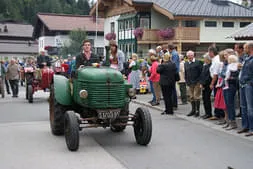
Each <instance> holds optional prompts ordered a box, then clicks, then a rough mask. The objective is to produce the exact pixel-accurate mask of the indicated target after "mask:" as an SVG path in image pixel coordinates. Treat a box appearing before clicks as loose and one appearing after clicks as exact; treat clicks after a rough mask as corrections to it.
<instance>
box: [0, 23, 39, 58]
mask: <svg viewBox="0 0 253 169" xmlns="http://www.w3.org/2000/svg"><path fill="white" fill-rule="evenodd" d="M32 33H33V26H32V25H29V24H24V23H20V22H16V21H11V20H9V21H2V22H0V60H5V59H10V58H25V57H27V56H31V55H35V54H36V53H37V51H38V44H37V42H36V41H33V37H32Z"/></svg>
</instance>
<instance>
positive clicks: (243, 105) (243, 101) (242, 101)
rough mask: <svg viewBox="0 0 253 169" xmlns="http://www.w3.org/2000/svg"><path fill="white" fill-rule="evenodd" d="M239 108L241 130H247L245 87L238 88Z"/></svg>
mask: <svg viewBox="0 0 253 169" xmlns="http://www.w3.org/2000/svg"><path fill="white" fill-rule="evenodd" d="M240 107H241V112H242V128H243V129H248V128H249V122H248V121H249V119H248V111H247V101H246V93H245V87H241V88H240Z"/></svg>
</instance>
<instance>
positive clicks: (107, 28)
mask: <svg viewBox="0 0 253 169" xmlns="http://www.w3.org/2000/svg"><path fill="white" fill-rule="evenodd" d="M119 17H120V15H118V16H113V17H109V18H105V21H104V36H105V35H106V34H107V33H109V32H111V22H114V23H115V29H114V30H115V34H116V41H118V19H119ZM104 44H106V45H107V44H108V41H107V40H106V39H104Z"/></svg>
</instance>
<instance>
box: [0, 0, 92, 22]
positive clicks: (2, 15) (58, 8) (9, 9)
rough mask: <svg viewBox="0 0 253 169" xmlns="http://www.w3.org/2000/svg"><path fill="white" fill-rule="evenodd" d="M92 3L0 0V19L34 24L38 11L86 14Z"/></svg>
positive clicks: (78, 1)
mask: <svg viewBox="0 0 253 169" xmlns="http://www.w3.org/2000/svg"><path fill="white" fill-rule="evenodd" d="M93 4H94V1H93V0H0V21H5V20H15V21H20V22H25V23H30V24H33V25H34V24H35V18H36V14H37V13H38V12H44V13H61V14H76V15H88V14H89V12H90V8H91V6H92V5H93Z"/></svg>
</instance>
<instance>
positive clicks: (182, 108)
mask: <svg viewBox="0 0 253 169" xmlns="http://www.w3.org/2000/svg"><path fill="white" fill-rule="evenodd" d="M151 99H152V95H151V94H139V95H137V99H134V100H132V102H133V103H136V104H140V105H143V106H146V107H148V108H149V109H150V112H151V114H152V109H155V110H158V111H160V112H163V111H164V110H165V105H164V101H163V100H161V102H160V105H158V106H151V104H150V103H148V101H150V100H151ZM178 103H179V105H178V109H177V110H175V111H174V116H176V117H178V118H182V119H185V120H188V121H190V122H192V123H195V124H200V125H203V126H206V127H208V128H212V129H215V130H218V131H220V132H225V133H228V134H231V135H234V136H237V137H241V138H243V139H247V140H250V141H253V137H245V136H244V134H237V131H238V130H239V128H241V118H237V119H236V121H237V125H238V129H236V130H231V131H227V130H225V129H223V128H222V126H220V125H216V124H215V122H216V121H211V120H203V119H201V118H195V117H188V116H186V115H187V114H188V113H189V112H190V111H191V104H190V103H188V104H186V105H180V103H181V100H180V99H179V100H178ZM204 112H205V111H204V108H203V103H201V105H200V116H201V115H204Z"/></svg>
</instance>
